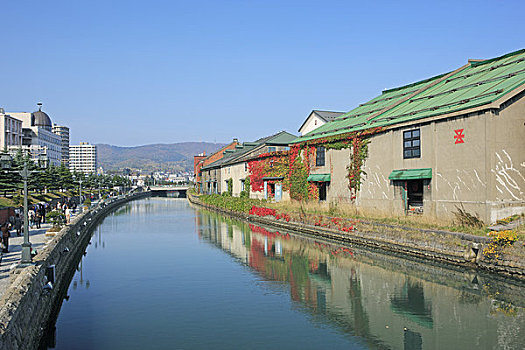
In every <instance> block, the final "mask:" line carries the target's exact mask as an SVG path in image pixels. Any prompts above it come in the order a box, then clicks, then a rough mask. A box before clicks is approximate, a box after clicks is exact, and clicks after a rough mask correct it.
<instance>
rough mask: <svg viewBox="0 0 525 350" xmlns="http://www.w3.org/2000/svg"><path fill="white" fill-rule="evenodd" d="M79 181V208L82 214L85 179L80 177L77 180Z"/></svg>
mask: <svg viewBox="0 0 525 350" xmlns="http://www.w3.org/2000/svg"><path fill="white" fill-rule="evenodd" d="M76 180H77V181H78V184H79V189H78V206H79V207H80V209H79V210H80V212H81V213H82V211H83V210H82V209H83V208H82V182H84V179H83V178H82V177H81V176H78V179H76Z"/></svg>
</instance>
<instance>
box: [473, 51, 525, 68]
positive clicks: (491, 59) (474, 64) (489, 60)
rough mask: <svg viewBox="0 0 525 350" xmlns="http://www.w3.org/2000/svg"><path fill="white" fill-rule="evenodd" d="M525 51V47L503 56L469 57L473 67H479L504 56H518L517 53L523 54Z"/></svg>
mask: <svg viewBox="0 0 525 350" xmlns="http://www.w3.org/2000/svg"><path fill="white" fill-rule="evenodd" d="M524 52H525V49H521V50H517V51H514V52H509V53H507V54H505V55H502V56H499V57H494V58H488V59H480V60H476V59H469V63H470V64H471V65H472V67H477V66H482V65H484V64H487V63H491V62H494V61H497V60H501V59H504V58H507V57H511V56H516V55H519V54H522V53H524Z"/></svg>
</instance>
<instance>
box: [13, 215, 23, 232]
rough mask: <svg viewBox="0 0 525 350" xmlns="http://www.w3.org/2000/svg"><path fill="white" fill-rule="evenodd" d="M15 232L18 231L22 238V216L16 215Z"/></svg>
mask: <svg viewBox="0 0 525 350" xmlns="http://www.w3.org/2000/svg"><path fill="white" fill-rule="evenodd" d="M14 226H15V230H16V235H17V236H20V234H21V233H22V218H21V217H20V214H18V213H16V215H15V224H14Z"/></svg>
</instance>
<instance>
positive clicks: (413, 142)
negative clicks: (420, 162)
mask: <svg viewBox="0 0 525 350" xmlns="http://www.w3.org/2000/svg"><path fill="white" fill-rule="evenodd" d="M419 157H421V139H420V135H419V129H415V130H410V131H404V132H403V158H405V159H408V158H419Z"/></svg>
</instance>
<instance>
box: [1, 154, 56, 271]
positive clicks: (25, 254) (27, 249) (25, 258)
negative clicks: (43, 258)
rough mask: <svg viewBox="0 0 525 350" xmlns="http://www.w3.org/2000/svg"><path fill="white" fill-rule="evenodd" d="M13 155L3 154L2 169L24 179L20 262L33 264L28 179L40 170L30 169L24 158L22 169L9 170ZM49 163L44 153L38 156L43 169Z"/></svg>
mask: <svg viewBox="0 0 525 350" xmlns="http://www.w3.org/2000/svg"><path fill="white" fill-rule="evenodd" d="M11 162H12V159H11V156H10V155H9V154H7V153H5V154H3V155H2V156H1V157H0V163H1V166H2V169H3V170H4V171H9V172H16V173H18V174H20V176H21V177H22V180H23V181H24V243H22V255H21V257H20V263H21V264H31V262H32V257H31V242H29V220H28V215H27V211H28V208H27V207H28V205H27V197H28V194H27V180H28V179H29V176H30V175H31V174H33V173H38V172H40V171H38V170H29V168H28V162H29V161H28V160H27V159H24V167H23V168H22V170H20V171H19V170H9V169H10V168H11ZM47 164H48V158H47V157H46V156H44V155H40V156H39V157H38V165H39V167H40V168H41V169H45V168H47Z"/></svg>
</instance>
